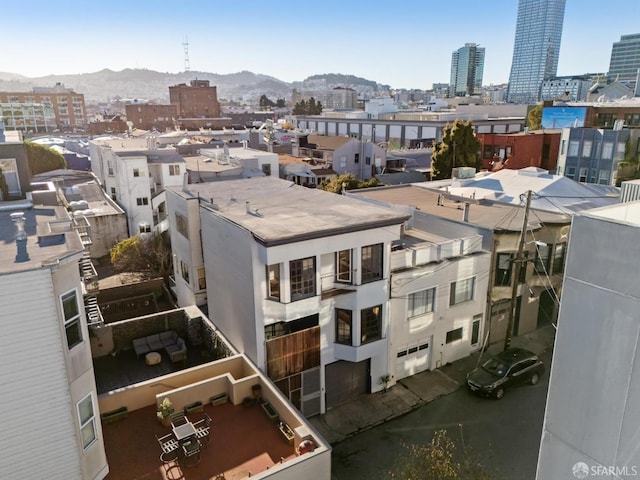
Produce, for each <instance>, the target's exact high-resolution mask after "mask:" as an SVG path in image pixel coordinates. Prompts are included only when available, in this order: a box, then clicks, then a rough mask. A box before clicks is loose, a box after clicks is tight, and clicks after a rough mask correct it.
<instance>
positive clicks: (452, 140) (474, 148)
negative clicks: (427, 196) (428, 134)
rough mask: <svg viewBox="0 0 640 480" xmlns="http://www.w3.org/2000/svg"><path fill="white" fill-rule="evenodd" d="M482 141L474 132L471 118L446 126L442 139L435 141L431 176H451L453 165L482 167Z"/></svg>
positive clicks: (437, 178) (441, 177)
mask: <svg viewBox="0 0 640 480" xmlns="http://www.w3.org/2000/svg"><path fill="white" fill-rule="evenodd" d="M479 150H480V141H479V140H478V139H477V138H476V136H475V134H474V133H473V127H472V123H471V120H468V121H466V122H463V121H462V120H456V121H455V122H453V125H450V124H447V125H446V126H445V127H444V132H443V134H442V141H441V142H440V143H435V144H434V148H433V154H432V155H431V176H432V178H433V179H434V180H441V179H443V178H451V171H452V168H453V167H476V168H478V167H480V164H479V157H478V151H479Z"/></svg>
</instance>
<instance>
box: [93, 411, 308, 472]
mask: <svg viewBox="0 0 640 480" xmlns="http://www.w3.org/2000/svg"><path fill="white" fill-rule="evenodd" d="M205 413H206V414H208V415H209V416H210V417H211V418H212V420H213V424H212V428H211V434H210V435H211V437H210V438H211V439H210V443H209V445H208V446H207V447H206V448H204V449H203V450H202V453H201V460H200V463H199V464H198V465H197V466H193V467H181V466H179V465H178V464H177V463H175V462H171V463H166V464H165V463H163V462H162V461H160V454H161V453H162V452H161V450H160V446H159V445H158V442H157V441H156V438H155V435H157V436H161V435H166V434H167V433H170V432H171V427H164V426H162V424H161V423H160V422H159V421H158V419H157V417H156V407H155V405H152V406H149V407H145V408H142V409H139V410H136V411H134V412H131V413H130V414H129V416H128V417H127V418H125V419H123V420H120V421H117V422H115V423H110V424H106V425H104V424H103V426H102V428H103V436H104V444H105V450H106V454H107V458H108V461H109V475H108V476H107V478H108V479H118V480H127V479H134V478H135V479H143V478H144V479H149V480H155V479H175V478H184V479H187V480H209V479H212V478H215V477H216V476H217V475H219V474H221V473H222V474H224V476H225V478H226V479H227V480H231V479H236V480H240V479H242V478H246V477H248V476H250V475H251V476H256V475H258V474H259V473H260V472H263V471H265V470H267V469H269V468H273V466H274V465H277V464H279V463H280V462H281V459H285V461H286V460H287V459H288V460H292V459H294V458H296V454H295V450H294V447H293V446H292V445H289V443H288V442H287V441H286V440H285V438H284V437H283V436H282V434H281V433H280V431H279V430H278V426H277V424H275V423H273V422H272V421H270V420H269V419H268V418H267V416H266V415H265V413H264V411H263V410H262V408H261V407H260V406H259V405H258V404H253V405H252V406H250V407H245V406H243V405H237V406H234V405H233V404H232V403H230V402H228V403H225V404H223V405H219V406H215V407H213V406H211V405H205V407H204V412H199V413H192V414H188V418H189V419H190V420H191V421H197V420H199V419H200V418H203V417H204V415H205Z"/></svg>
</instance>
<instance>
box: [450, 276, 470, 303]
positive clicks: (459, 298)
mask: <svg viewBox="0 0 640 480" xmlns="http://www.w3.org/2000/svg"><path fill="white" fill-rule="evenodd" d="M475 282H476V277H471V278H467V279H466V280H460V281H458V282H451V292H450V296H449V305H457V304H459V303H463V302H468V301H469V300H473V287H474V286H475Z"/></svg>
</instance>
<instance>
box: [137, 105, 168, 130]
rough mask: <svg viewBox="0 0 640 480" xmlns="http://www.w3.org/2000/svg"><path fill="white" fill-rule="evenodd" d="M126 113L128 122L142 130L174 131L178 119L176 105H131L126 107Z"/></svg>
mask: <svg viewBox="0 0 640 480" xmlns="http://www.w3.org/2000/svg"><path fill="white" fill-rule="evenodd" d="M125 111H126V113H127V121H129V122H133V127H134V128H139V129H141V130H157V131H158V132H166V131H167V130H174V129H175V126H176V120H177V118H178V108H177V106H176V105H149V104H130V105H125Z"/></svg>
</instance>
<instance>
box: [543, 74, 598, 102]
mask: <svg viewBox="0 0 640 480" xmlns="http://www.w3.org/2000/svg"><path fill="white" fill-rule="evenodd" d="M589 88H591V81H590V80H589V79H588V78H586V77H584V78H583V77H578V78H571V77H569V78H568V77H554V78H548V79H545V80H544V81H543V82H542V86H541V87H540V100H541V101H545V100H558V99H561V100H563V101H565V102H584V101H586V100H587V97H588V96H589Z"/></svg>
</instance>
